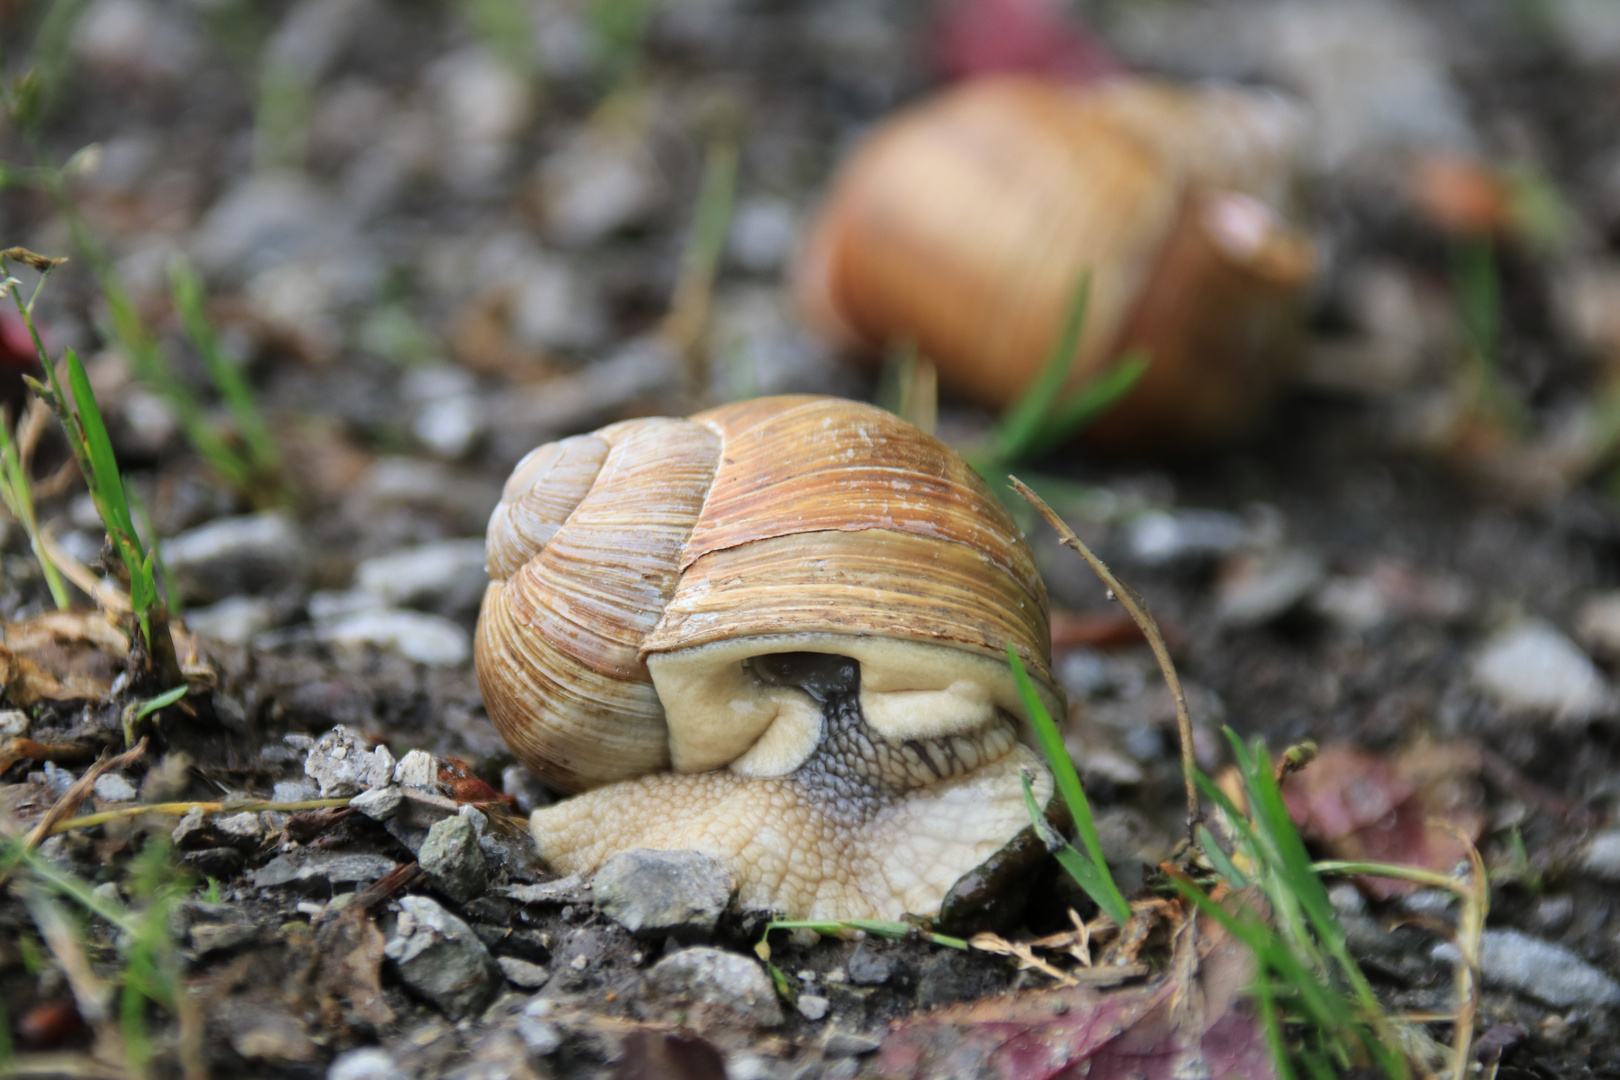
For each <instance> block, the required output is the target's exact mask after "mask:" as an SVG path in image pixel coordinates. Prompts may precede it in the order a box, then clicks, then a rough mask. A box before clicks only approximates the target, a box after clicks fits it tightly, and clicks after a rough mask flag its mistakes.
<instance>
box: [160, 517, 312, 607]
mask: <svg viewBox="0 0 1620 1080" xmlns="http://www.w3.org/2000/svg"><path fill="white" fill-rule="evenodd" d="M163 565H164V569H165V570H166V571H167V573H168V574H169V576H170V580H172V581H173V582H175V583H176V584H177V585H178V586H179V587H180V589H181V591H182V592H183V593H184V594H185V597H186V599H187V600H188V601H193V602H194V601H202V602H209V601H214V600H219V599H222V598H224V597H227V596H235V595H237V594H240V593H256V592H259V591H261V590H263V589H265V588H268V587H284V586H286V585H287V584H289V583H297V582H299V581H302V580H303V578H304V575H305V574H306V573H307V572H308V569H309V567H310V565H311V561H310V559H309V556H308V551H307V548H306V546H305V544H304V539H303V536H302V535H301V534H300V533H299V531H298V525H297V523H296V522H295V521H294V520H293V517H292V515H291V514H289V513H287V512H286V511H283V510H269V511H266V512H264V513H261V514H247V515H244V516H242V517H227V518H216V519H215V520H213V521H210V522H208V524H206V525H199V526H198V527H197V528H195V529H191V530H189V531H187V532H183V533H181V534H180V535H179V536H176V537H173V538H172V539H170V540H167V541H165V542H164V544H163Z"/></svg>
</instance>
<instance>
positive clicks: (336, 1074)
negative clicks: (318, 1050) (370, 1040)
mask: <svg viewBox="0 0 1620 1080" xmlns="http://www.w3.org/2000/svg"><path fill="white" fill-rule="evenodd" d="M326 1080H407V1074H406V1073H405V1071H404V1070H402V1069H401V1068H400V1067H399V1066H398V1065H395V1064H394V1059H393V1058H391V1057H389V1056H388V1051H386V1050H383V1049H382V1048H381V1047H376V1046H362V1047H360V1048H359V1049H356V1050H350V1051H347V1052H346V1053H342V1054H339V1055H338V1056H337V1057H336V1058H334V1059H333V1060H332V1066H331V1068H329V1069H327V1070H326Z"/></svg>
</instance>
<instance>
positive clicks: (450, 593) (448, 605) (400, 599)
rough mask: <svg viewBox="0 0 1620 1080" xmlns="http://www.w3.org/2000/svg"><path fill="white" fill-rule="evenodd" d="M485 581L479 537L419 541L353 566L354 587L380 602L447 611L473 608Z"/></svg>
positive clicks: (476, 603) (469, 610)
mask: <svg viewBox="0 0 1620 1080" xmlns="http://www.w3.org/2000/svg"><path fill="white" fill-rule="evenodd" d="M488 580H489V577H488V575H487V574H486V573H485V572H484V541H483V540H482V539H478V540H439V541H435V542H434V543H431V544H422V545H419V546H417V547H413V548H406V549H404V550H402V551H394V552H390V553H389V554H387V555H378V556H376V557H374V558H370V559H367V560H365V561H364V562H362V563H361V564H360V565H359V566H358V567H356V568H355V571H354V583H355V587H356V588H358V589H359V590H360V591H362V592H366V593H370V594H371V595H373V596H375V597H377V598H378V599H379V600H381V601H382V603H383V605H384V606H387V607H408V608H423V609H425V610H429V611H436V612H439V613H441V614H446V615H449V614H456V613H459V612H472V611H476V610H477V607H478V602H479V600H480V599H481V598H482V597H483V595H484V586H485V584H486V583H487V582H488Z"/></svg>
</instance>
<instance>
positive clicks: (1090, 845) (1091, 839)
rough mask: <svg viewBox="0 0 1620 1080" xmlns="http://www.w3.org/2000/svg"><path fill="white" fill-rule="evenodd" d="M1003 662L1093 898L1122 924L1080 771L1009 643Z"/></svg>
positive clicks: (1121, 898)
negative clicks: (1079, 849) (1080, 847)
mask: <svg viewBox="0 0 1620 1080" xmlns="http://www.w3.org/2000/svg"><path fill="white" fill-rule="evenodd" d="M1007 662H1008V664H1009V665H1010V666H1011V667H1012V672H1013V679H1014V680H1015V681H1016V682H1017V683H1018V694H1019V696H1020V697H1021V698H1022V699H1023V702H1024V708H1025V711H1026V712H1028V714H1029V720H1030V725H1031V726H1032V727H1034V729H1035V738H1036V741H1038V742H1039V743H1040V747H1041V752H1042V754H1044V755H1045V757H1046V762H1047V765H1048V767H1049V768H1051V770H1052V779H1053V782H1054V783H1055V784H1056V785H1057V789H1058V793H1059V794H1060V795H1061V796H1062V797H1063V802H1064V804H1065V805H1067V806H1068V808H1069V814H1070V815H1071V816H1072V817H1073V818H1074V828H1075V832H1076V833H1077V834H1078V835H1079V837H1080V841H1081V843H1083V844H1084V845H1085V848H1086V854H1088V855H1090V856H1091V864H1092V866H1093V867H1094V868H1095V869H1096V871H1097V875H1098V878H1099V879H1100V880H1099V882H1098V890H1099V895H1097V896H1094V897H1093V899H1094V900H1096V901H1097V906H1098V907H1100V908H1102V909H1103V911H1105V912H1106V913H1107V914H1108V917H1109V918H1110V919H1113V920H1114V921H1115V922H1116V923H1117V924H1118V925H1120V926H1124V925H1125V923H1126V922H1127V921H1128V920H1129V919H1130V917H1131V905H1130V904H1129V903H1128V902H1127V901H1126V900H1125V894H1123V893H1121V892H1120V891H1119V886H1118V885H1116V884H1115V883H1114V878H1113V875H1112V874H1110V873H1109V872H1108V860H1107V859H1105V858H1104V857H1103V850H1102V840H1101V839H1100V838H1099V837H1098V836H1097V823H1096V821H1095V820H1093V818H1092V816H1091V803H1090V802H1089V801H1087V799H1086V792H1085V789H1084V788H1083V787H1081V785H1080V774H1079V773H1077V772H1075V769H1074V762H1073V760H1071V759H1070V757H1069V751H1068V748H1067V747H1065V746H1064V745H1063V736H1062V734H1061V733H1060V732H1059V731H1058V729H1057V724H1055V723H1053V722H1052V717H1051V714H1049V713H1048V712H1047V711H1046V706H1045V705H1044V704H1042V702H1041V699H1040V697H1039V695H1037V694H1036V693H1035V685H1034V684H1033V683H1031V682H1030V681H1029V674H1028V672H1026V671H1025V670H1024V665H1023V663H1022V662H1021V661H1020V660H1019V659H1018V651H1017V650H1016V649H1014V648H1013V647H1012V646H1011V645H1008V646H1007ZM1031 802H1032V803H1033V795H1032V796H1031Z"/></svg>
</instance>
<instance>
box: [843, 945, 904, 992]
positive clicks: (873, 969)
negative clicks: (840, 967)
mask: <svg viewBox="0 0 1620 1080" xmlns="http://www.w3.org/2000/svg"><path fill="white" fill-rule="evenodd" d="M893 974H894V961H893V960H892V959H890V958H889V957H887V956H883V955H881V954H879V953H875V952H873V951H872V950H871V949H868V948H867V947H866V943H865V942H864V941H863V942H861V944H859V945H857V946H855V954H854V955H853V956H851V957H850V958H849V981H850V982H852V983H855V984H856V985H857V986H880V985H882V984H883V983H886V982H888V981H889V976H891V975H893Z"/></svg>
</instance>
